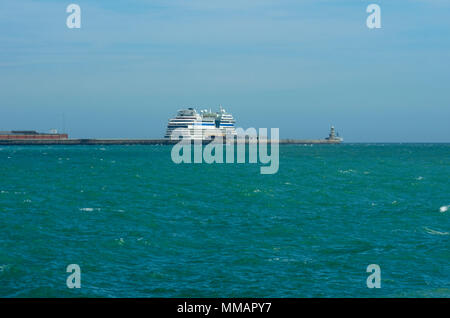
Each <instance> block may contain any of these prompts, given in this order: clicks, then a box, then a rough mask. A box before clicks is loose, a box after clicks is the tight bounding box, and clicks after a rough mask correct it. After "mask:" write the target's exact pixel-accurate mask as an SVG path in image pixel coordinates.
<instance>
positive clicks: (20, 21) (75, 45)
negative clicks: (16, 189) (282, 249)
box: [0, 0, 450, 142]
mask: <svg viewBox="0 0 450 318" xmlns="http://www.w3.org/2000/svg"><path fill="white" fill-rule="evenodd" d="M70 3H76V4H78V5H80V7H81V10H82V12H81V20H82V22H81V23H82V27H81V29H68V28H67V27H66V18H67V16H68V14H67V13H66V10H65V9H66V7H67V5H68V4H70ZM370 3H377V4H379V5H380V7H381V19H382V28H381V29H374V30H370V29H368V28H367V27H366V18H367V16H368V14H367V13H366V7H367V5H368V4H370ZM219 104H222V105H223V106H224V107H225V108H226V109H227V110H228V111H230V112H231V113H232V114H233V115H234V116H235V117H236V119H237V126H239V127H243V128H247V127H257V128H258V127H268V128H270V127H278V128H280V135H281V137H282V138H322V137H324V136H326V134H327V133H328V130H329V126H330V125H331V124H334V125H335V126H336V127H337V129H338V131H340V133H341V134H342V135H343V137H344V138H345V139H346V141H356V142H364V141H368V142H374V141H380V142H383V141H386V142H397V141H401V142H414V141H419V142H426V141H434V142H449V141H450V139H449V136H450V123H449V122H450V1H445V0H428V1H426V0H398V1H376V2H375V1H362V0H359V1H356V0H353V1H336V0H322V1H321V0H303V1H300V0H278V1H277V0H227V1H225V0H221V1H217V0H192V1H181V0H165V1H162V0H154V1H144V0H141V1H137V0H128V1H122V0H120V1H119V0H115V1H99V0H98V1H92V0H89V1H88V0H83V1H81V0H80V1H77V0H72V1H67V2H66V1H60V0H58V1H56V0H54V1H49V0H47V1H30V0H21V1H17V0H2V1H1V2H0V130H10V129H36V130H40V131H46V130H49V129H51V128H59V129H61V128H62V125H63V124H62V118H63V116H64V117H65V126H66V131H67V132H68V133H69V134H70V136H71V137H80V138H88V137H96V138H120V137H125V138H158V137H162V136H163V134H164V130H165V126H166V124H167V120H168V119H169V118H170V117H171V116H173V115H175V113H176V110H177V109H179V108H182V107H183V106H193V107H198V108H210V107H211V108H215V107H218V105H219Z"/></svg>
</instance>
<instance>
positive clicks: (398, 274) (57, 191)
mask: <svg viewBox="0 0 450 318" xmlns="http://www.w3.org/2000/svg"><path fill="white" fill-rule="evenodd" d="M171 149H172V147H171V146H157V145H152V146H139V145H134V146H0V297H450V248H449V247H450V180H449V177H450V144H351V143H343V144H338V145H280V149H279V153H280V154H279V170H278V172H277V173H275V174H261V173H260V167H261V166H262V165H263V164H262V163H242V164H237V163H235V164H219V163H213V164H207V163H201V164H194V163H191V164H189V163H180V164H175V163H174V162H173V161H172V159H171ZM71 264H76V265H78V266H79V269H80V272H79V273H80V276H79V278H80V279H79V282H80V286H79V287H80V288H69V284H68V280H69V276H70V275H72V271H71V270H69V271H68V266H69V265H71ZM371 265H372V266H371ZM374 266H375V267H376V268H378V270H373V271H372V270H371V269H373V268H374ZM69 269H70V267H69ZM375 272H376V273H375ZM374 274H376V275H377V276H376V278H374V276H373V275H374ZM71 277H72V276H71ZM375 279H376V280H378V282H379V286H376V285H374V284H373V282H375V281H376V280H375ZM71 287H73V285H72V286H71ZM371 287H372V288H371ZM377 287H379V288H377Z"/></svg>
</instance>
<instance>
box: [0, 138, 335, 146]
mask: <svg viewBox="0 0 450 318" xmlns="http://www.w3.org/2000/svg"><path fill="white" fill-rule="evenodd" d="M178 142H179V140H170V139H63V140H49V139H40V140H38V139H33V140H26V139H23V140H20V139H14V140H1V139H0V145H2V146H7V145H10V146H14V145H22V146H25V145H66V146H69V145H174V144H176V143H178ZM210 142H211V141H210V140H207V141H203V144H208V143H210ZM239 142H245V143H249V141H248V140H246V141H235V143H239ZM268 143H270V139H269V140H268ZM278 143H279V144H280V145H296V144H297V145H314V144H339V143H341V142H340V141H339V140H326V139H311V140H309V139H305V140H302V139H280V140H279V141H278Z"/></svg>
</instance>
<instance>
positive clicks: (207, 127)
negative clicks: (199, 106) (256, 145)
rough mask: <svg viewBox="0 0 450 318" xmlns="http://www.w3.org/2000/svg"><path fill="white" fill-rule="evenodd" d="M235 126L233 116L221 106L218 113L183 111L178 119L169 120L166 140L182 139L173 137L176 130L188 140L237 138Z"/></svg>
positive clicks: (191, 109)
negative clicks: (219, 137) (218, 137)
mask: <svg viewBox="0 0 450 318" xmlns="http://www.w3.org/2000/svg"><path fill="white" fill-rule="evenodd" d="M234 124H235V120H234V118H233V116H232V115H231V114H229V113H227V112H226V111H225V109H223V108H222V107H221V106H220V110H219V111H218V112H213V111H211V110H207V109H204V110H201V111H200V113H198V112H197V111H196V110H195V109H194V108H187V109H181V110H179V111H178V113H177V116H176V117H174V118H172V119H170V120H169V123H168V125H167V130H166V134H165V136H164V138H168V139H179V138H181V137H175V136H172V132H173V131H174V130H175V129H177V131H179V132H180V135H182V136H183V138H188V139H200V140H209V139H211V138H215V137H217V136H221V137H223V138H224V137H225V136H227V135H228V136H230V135H231V136H236V129H235V126H234Z"/></svg>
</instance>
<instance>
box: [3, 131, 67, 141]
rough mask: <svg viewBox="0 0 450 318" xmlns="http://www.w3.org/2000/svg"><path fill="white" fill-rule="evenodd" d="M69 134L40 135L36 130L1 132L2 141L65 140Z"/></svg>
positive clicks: (51, 133) (54, 132)
mask: <svg viewBox="0 0 450 318" xmlns="http://www.w3.org/2000/svg"><path fill="white" fill-rule="evenodd" d="M68 138H69V136H68V135H67V134H59V133H58V132H57V131H56V130H52V131H51V132H49V133H39V132H37V131H34V130H13V131H0V140H30V139H33V140H64V139H68Z"/></svg>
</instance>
